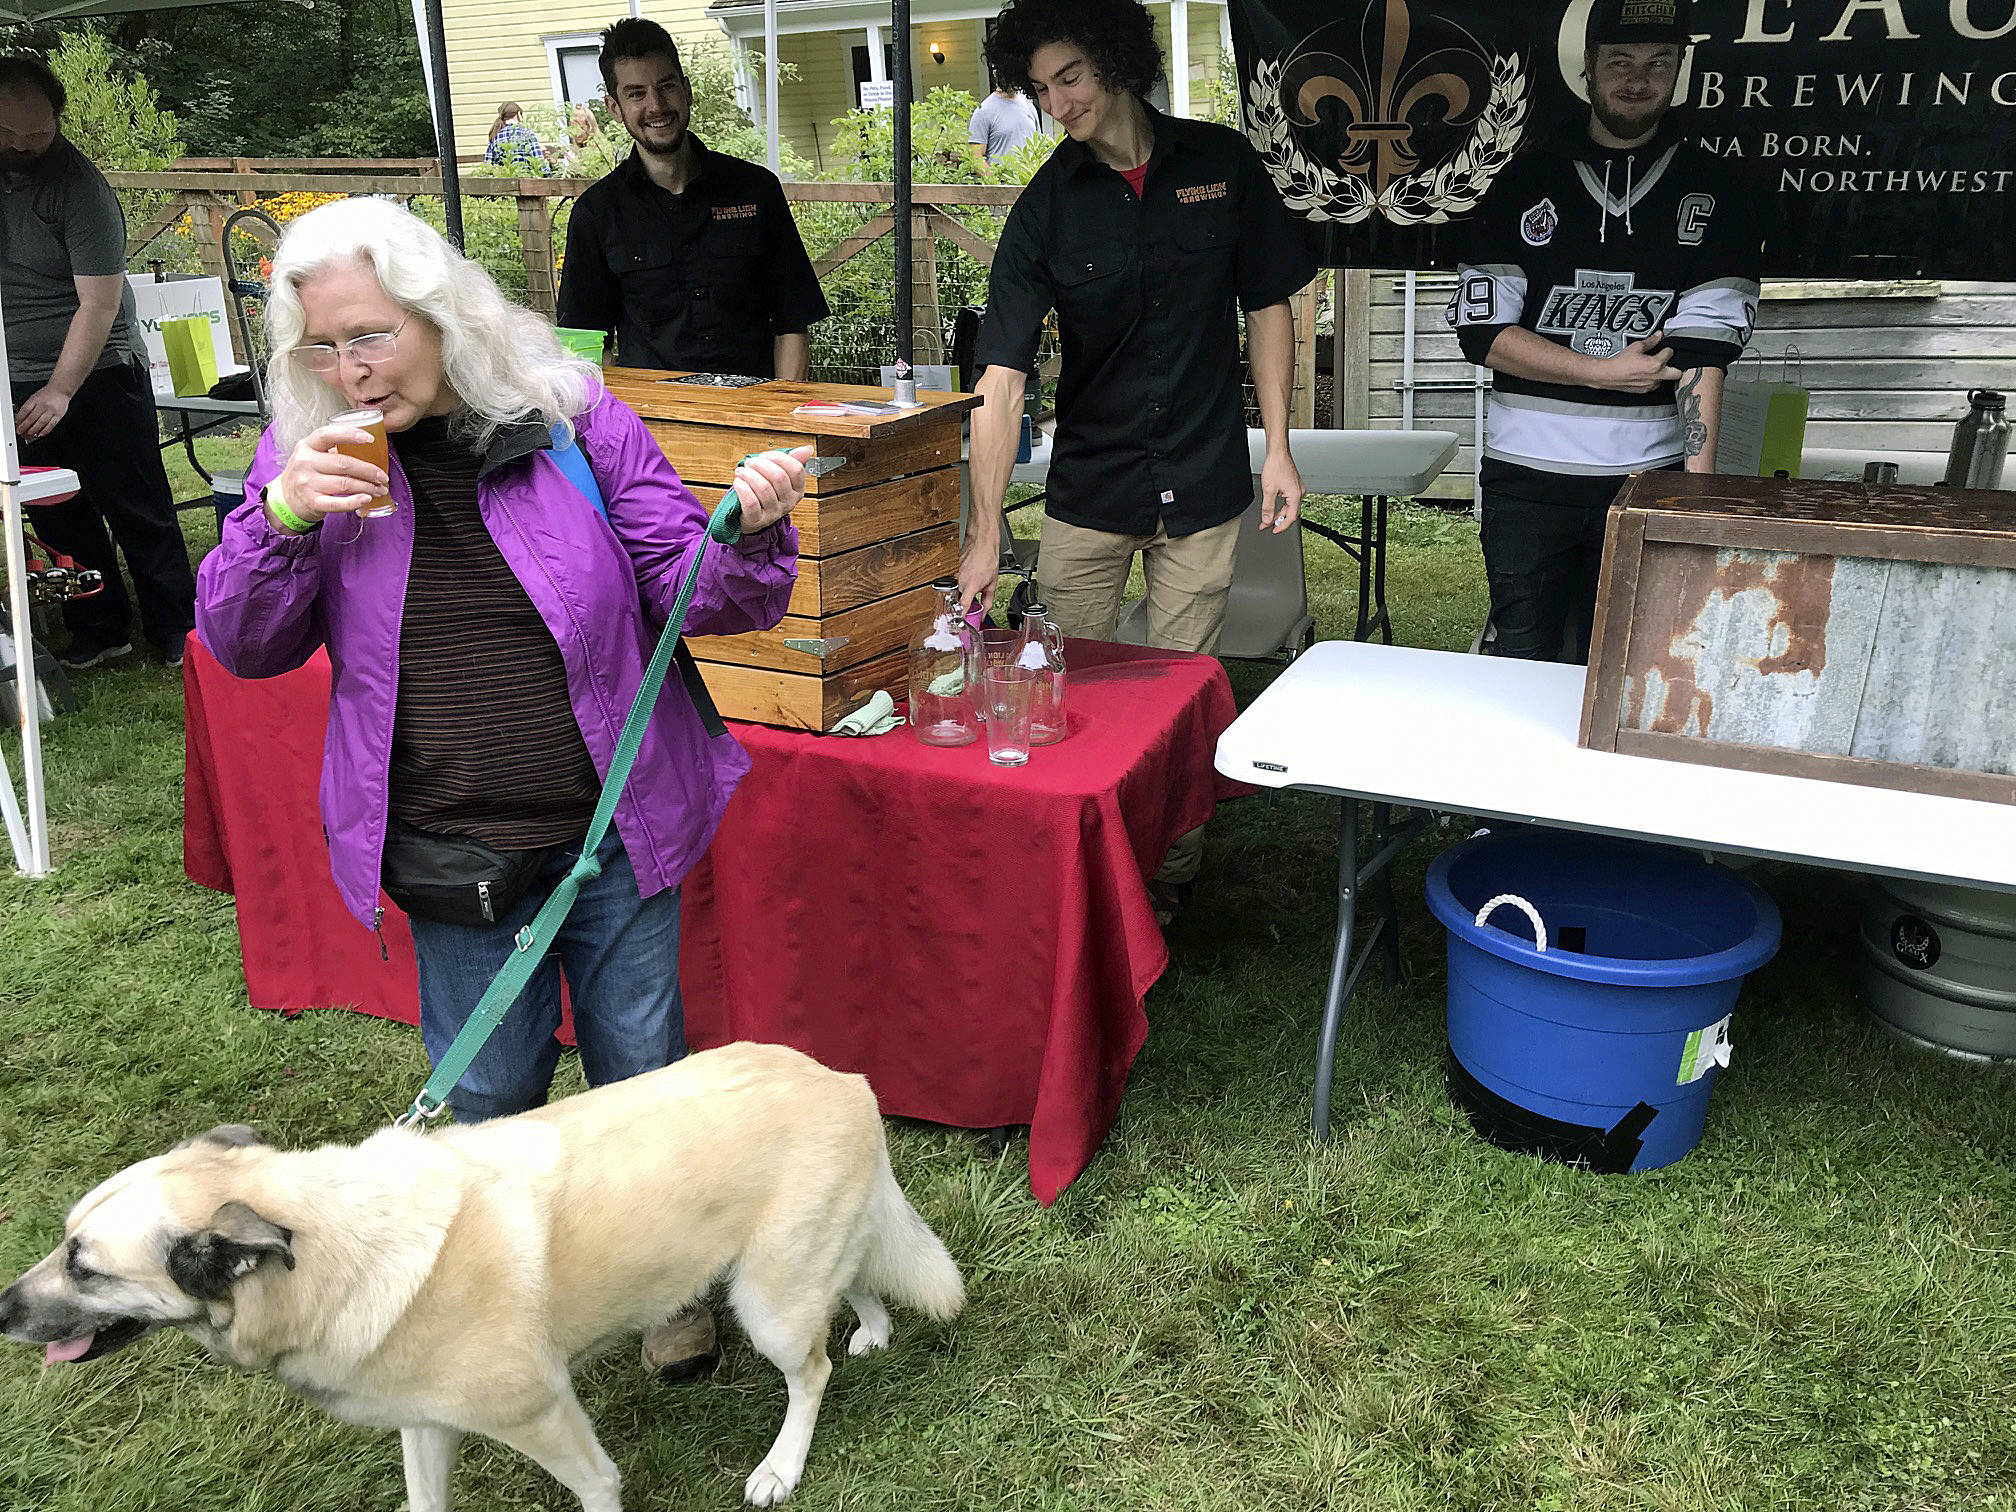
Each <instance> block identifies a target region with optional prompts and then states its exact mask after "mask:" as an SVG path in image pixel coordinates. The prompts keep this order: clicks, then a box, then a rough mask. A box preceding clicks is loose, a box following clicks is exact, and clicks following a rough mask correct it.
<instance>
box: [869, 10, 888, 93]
mask: <svg viewBox="0 0 2016 1512" xmlns="http://www.w3.org/2000/svg"><path fill="white" fill-rule="evenodd" d="M867 31H868V82H869V83H870V84H887V83H888V82H889V60H888V58H887V57H885V56H884V55H883V51H882V48H883V43H882V28H881V27H880V26H878V25H876V24H875V23H873V22H870V23H869V25H868V28H867Z"/></svg>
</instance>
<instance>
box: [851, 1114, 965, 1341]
mask: <svg viewBox="0 0 2016 1512" xmlns="http://www.w3.org/2000/svg"><path fill="white" fill-rule="evenodd" d="M868 1234H869V1238H868V1250H867V1253H866V1254H865V1255H863V1256H862V1259H861V1276H860V1279H861V1284H862V1285H863V1286H865V1287H866V1288H867V1289H868V1290H870V1291H872V1292H874V1293H875V1294H876V1295H877V1296H879V1297H882V1298H884V1299H885V1300H888V1301H891V1302H901V1303H903V1304H904V1305H906V1306H908V1307H914V1308H916V1309H917V1311H919V1312H921V1313H923V1314H924V1315H925V1316H927V1317H931V1318H936V1319H937V1320H939V1321H940V1322H944V1321H946V1320H947V1319H950V1318H953V1317H956V1316H957V1315H958V1313H959V1309H960V1308H962V1307H964V1306H965V1305H966V1283H965V1282H964V1281H963V1280H962V1279H960V1275H959V1267H958V1266H957V1265H955V1264H953V1263H952V1256H951V1254H950V1253H949V1252H948V1251H947V1250H946V1248H945V1242H944V1241H943V1240H942V1239H940V1238H939V1237H938V1236H937V1235H936V1234H934V1233H933V1232H931V1225H930V1224H928V1223H926V1222H925V1221H924V1220H923V1218H922V1217H921V1216H920V1215H919V1214H918V1212H917V1209H915V1208H914V1207H912V1206H911V1205H910V1199H909V1198H908V1197H905V1196H904V1195H903V1189H902V1188H901V1187H900V1186H898V1185H897V1184H896V1173H895V1172H893V1171H891V1170H890V1169H889V1156H888V1154H887V1153H886V1152H885V1153H884V1154H883V1156H882V1169H881V1172H880V1174H879V1175H877V1177H876V1178H875V1189H874V1191H873V1192H871V1193H870V1194H869V1197H868Z"/></svg>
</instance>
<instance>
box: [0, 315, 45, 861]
mask: <svg viewBox="0 0 2016 1512" xmlns="http://www.w3.org/2000/svg"><path fill="white" fill-rule="evenodd" d="M6 365H7V328H6V326H5V325H0V368H5V367H6ZM25 525H26V522H25V521H24V520H23V519H22V517H21V446H20V441H19V439H18V438H17V437H16V436H15V434H14V406H13V405H11V404H9V405H6V406H4V409H0V535H5V536H6V538H7V543H6V556H7V604H8V607H9V609H10V610H11V611H12V629H13V635H14V705H15V711H16V717H17V719H18V720H19V722H20V730H21V782H22V786H23V787H25V788H26V789H27V794H28V824H27V833H26V835H25V837H22V836H17V835H15V834H14V831H15V829H16V825H15V824H13V823H9V824H8V826H7V828H8V832H9V834H8V838H9V839H10V840H12V841H13V842H14V845H13V849H14V863H15V865H16V866H17V867H18V868H19V869H20V870H21V871H22V872H23V873H25V874H26V875H28V876H30V877H46V876H47V875H49V804H48V799H47V796H46V795H45V794H44V792H43V788H42V686H41V683H40V682H39V681H38V680H37V678H36V676H35V626H34V622H33V621H32V620H31V619H30V618H29V614H28V541H27V537H26V536H25V535H24V534H23V533H22V532H23V530H24V529H25ZM0 772H4V767H0ZM0 781H4V782H5V783H7V785H8V791H7V796H8V804H7V806H8V808H9V810H10V811H11V810H12V809H13V807H14V803H13V796H14V791H13V784H14V776H13V774H12V773H11V772H7V773H5V775H4V776H0ZM9 817H10V819H11V818H12V815H11V813H10V816H9ZM22 838H25V839H26V840H27V842H28V843H27V846H26V848H25V850H24V848H23V847H22V845H21V843H20V842H21V839H22Z"/></svg>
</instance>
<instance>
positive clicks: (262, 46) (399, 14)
mask: <svg viewBox="0 0 2016 1512" xmlns="http://www.w3.org/2000/svg"><path fill="white" fill-rule="evenodd" d="M7 31H8V35H7V37H6V39H5V40H6V42H7V45H9V46H13V47H19V48H26V49H33V50H36V51H40V52H45V53H53V52H54V51H56V50H58V49H59V46H79V45H102V46H103V47H104V49H105V50H106V53H107V56H108V57H109V59H110V65H111V68H112V69H113V70H116V71H118V72H121V73H125V74H134V75H143V76H144V77H145V79H146V81H147V83H148V84H149V85H151V86H152V88H153V91H154V94H155V95H156V96H157V97H158V99H159V102H160V105H161V106H162V107H163V108H164V109H166V110H168V111H170V112H172V113H173V115H174V117H175V121H176V124H177V126H178V128H179V135H180V138H181V141H182V142H183V143H185V144H186V146H187V149H188V151H189V152H190V153H191V154H193V155H196V156H199V157H318V156H322V157H423V156H431V155H432V154H433V151H434V128H433V125H432V117H431V116H430V115H429V113H428V109H427V95H426V85H425V83H424V76H423V75H422V73H421V69H420V50H419V44H418V42H417V40H416V39H415V37H414V35H413V12H412V9H411V7H410V6H409V5H407V4H406V3H405V0H316V3H315V4H314V5H313V6H312V7H310V6H302V5H296V4H291V3H286V0H273V3H268V4H264V5H218V6H199V7H195V8H191V9H185V10H154V11H143V12H136V13H134V14H132V15H126V16H115V17H107V18H103V19H100V20H95V21H88V22H82V23H75V24H70V25H66V26H64V27H62V28H60V29H58V28H54V27H49V26H37V27H13V28H8V29H7ZM87 38H91V39H96V42H95V43H92V44H86V43H85V41H84V39H87ZM52 61H53V59H52Z"/></svg>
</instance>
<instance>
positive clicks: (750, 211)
mask: <svg viewBox="0 0 2016 1512" xmlns="http://www.w3.org/2000/svg"><path fill="white" fill-rule="evenodd" d="M714 219H716V220H717V221H730V220H754V219H756V207H755V206H754V205H716V206H715V207H714Z"/></svg>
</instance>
